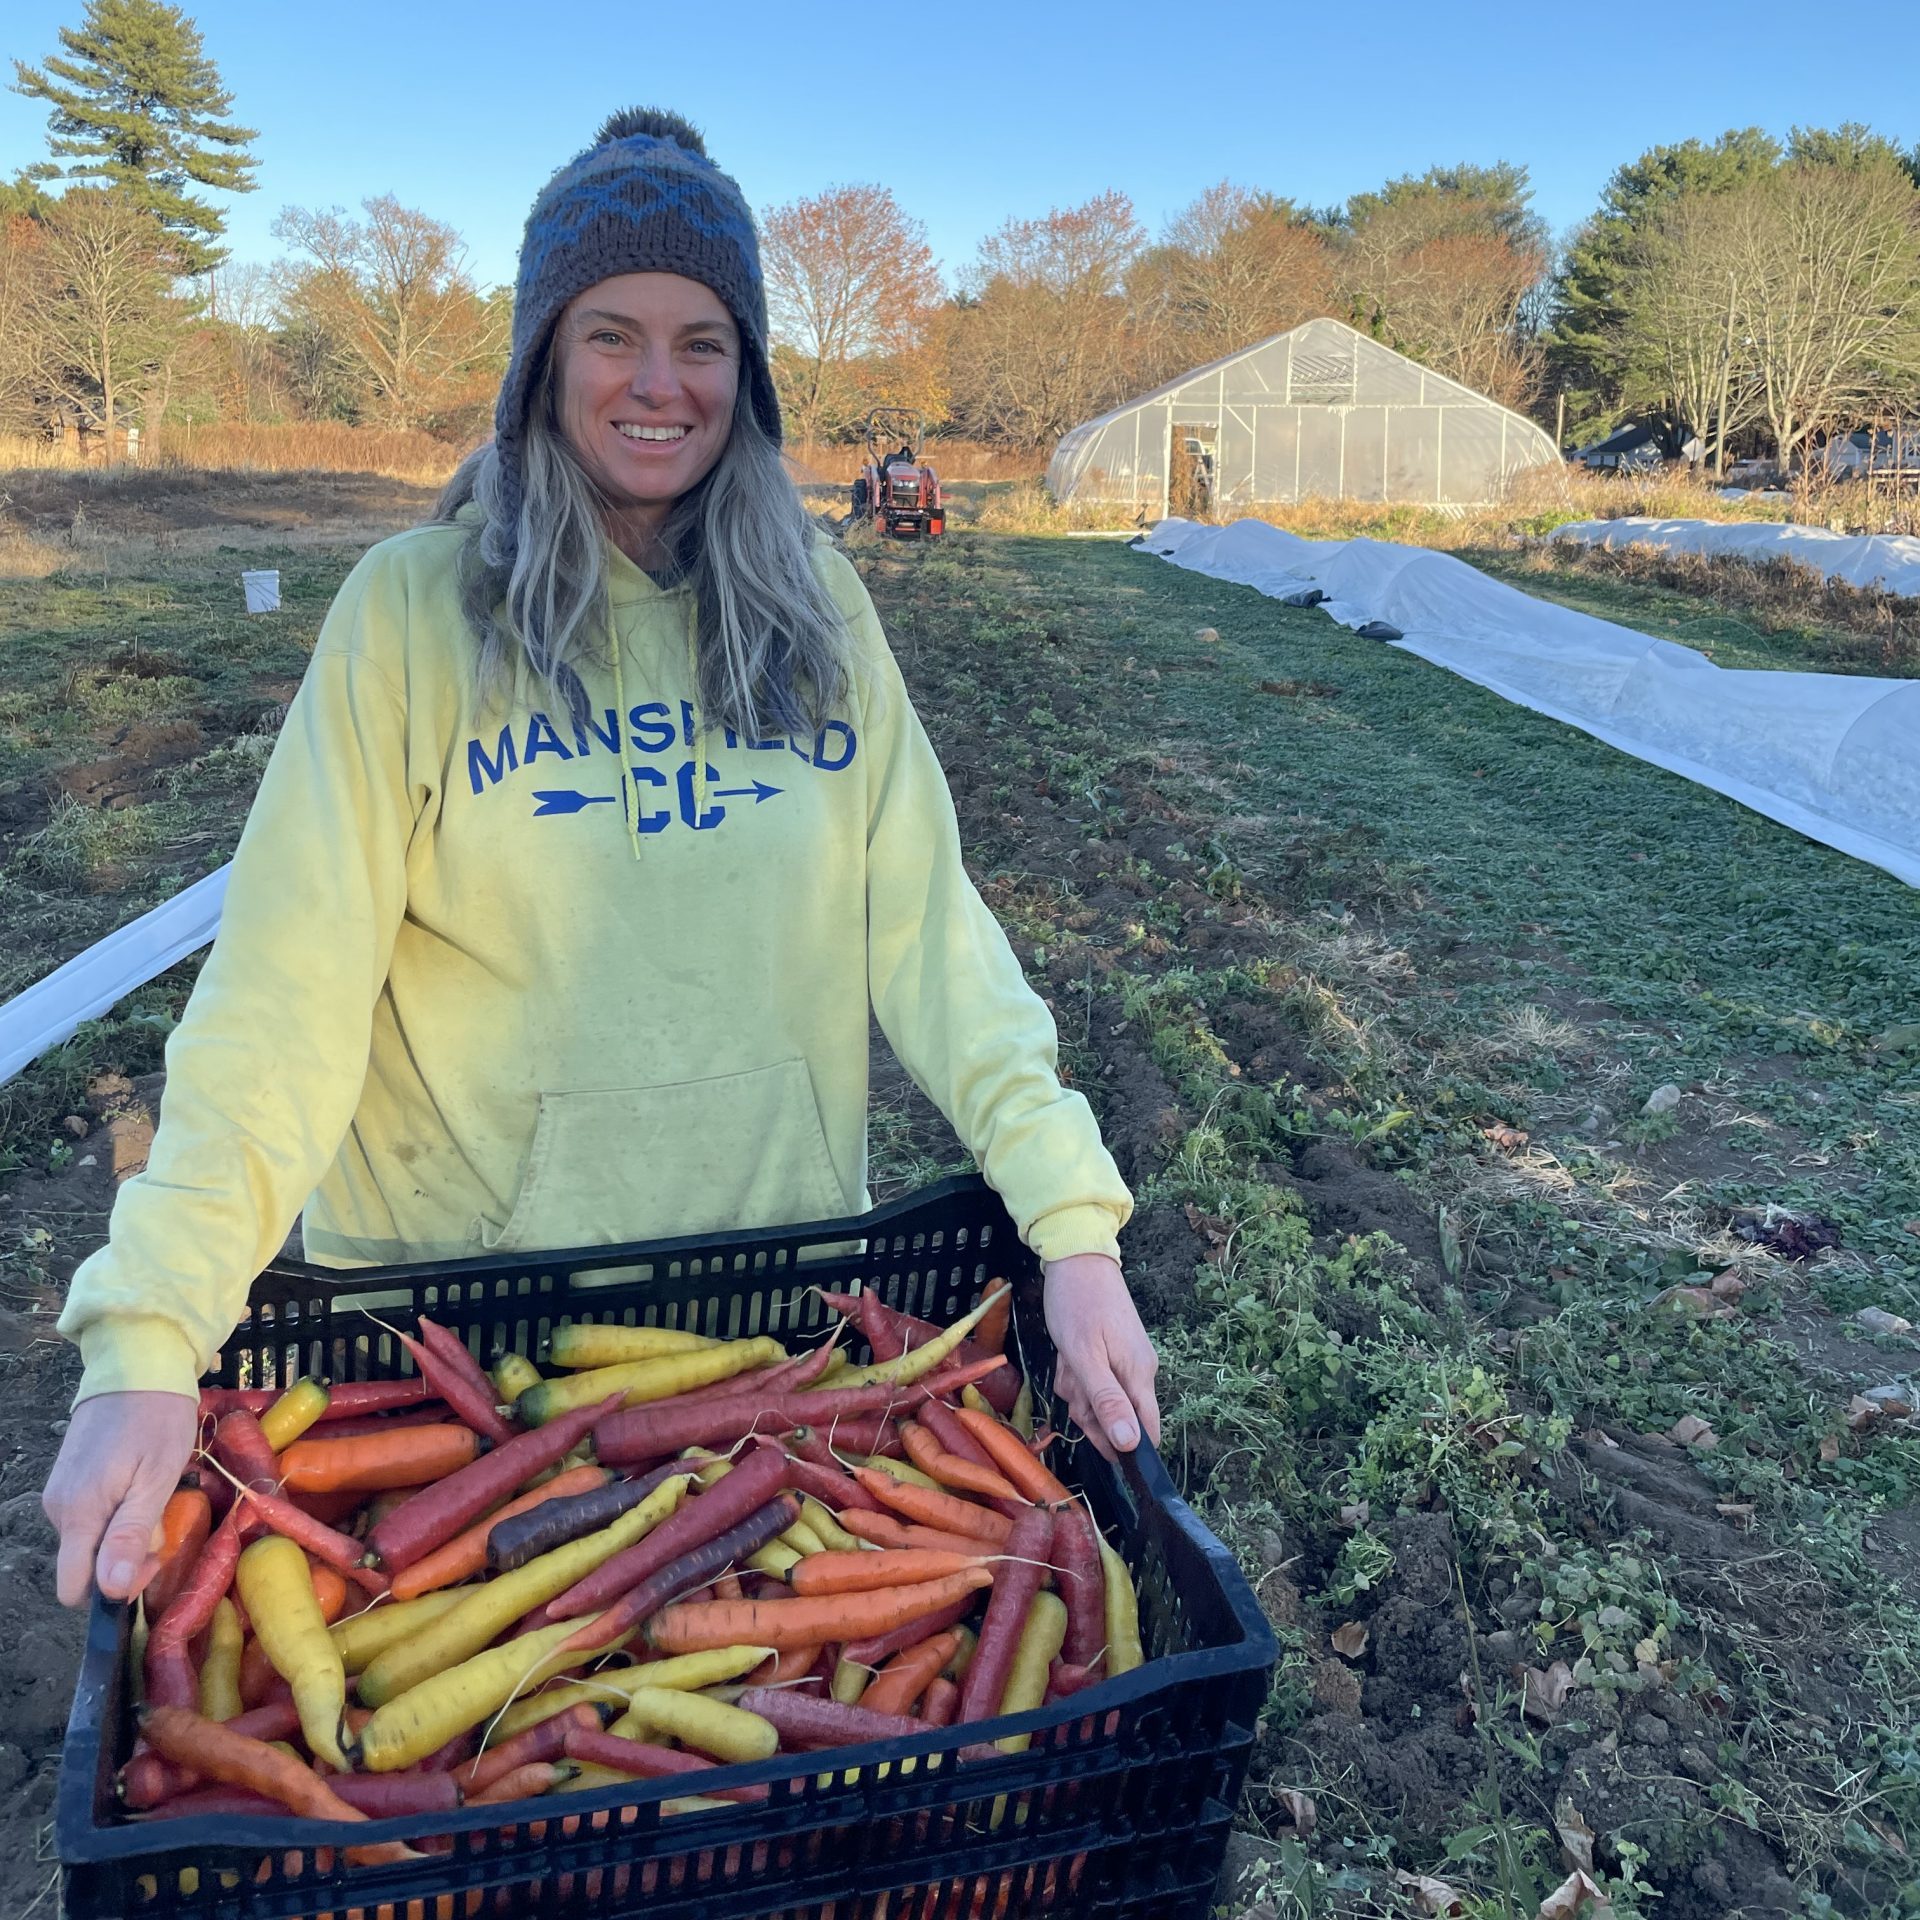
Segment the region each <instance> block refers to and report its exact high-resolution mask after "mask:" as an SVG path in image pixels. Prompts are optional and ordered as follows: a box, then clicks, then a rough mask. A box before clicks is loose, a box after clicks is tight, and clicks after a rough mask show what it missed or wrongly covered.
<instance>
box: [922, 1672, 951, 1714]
mask: <svg viewBox="0 0 1920 1920" xmlns="http://www.w3.org/2000/svg"><path fill="white" fill-rule="evenodd" d="M959 1711H960V1689H959V1687H958V1686H956V1685H955V1684H954V1682H953V1681H951V1680H949V1679H948V1678H947V1676H946V1675H945V1674H944V1673H943V1674H938V1675H936V1676H935V1677H934V1678H933V1679H932V1680H930V1681H929V1682H928V1683H927V1691H926V1694H925V1696H924V1697H923V1698H922V1699H921V1702H920V1718H921V1719H922V1720H923V1721H924V1722H925V1723H926V1724H927V1725H928V1726H930V1727H950V1726H952V1725H953V1716H954V1715H955V1714H956V1713H958V1712H959Z"/></svg>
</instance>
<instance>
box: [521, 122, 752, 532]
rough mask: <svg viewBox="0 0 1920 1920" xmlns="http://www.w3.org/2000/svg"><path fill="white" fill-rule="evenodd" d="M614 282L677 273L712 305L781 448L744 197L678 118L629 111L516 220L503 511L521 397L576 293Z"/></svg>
mask: <svg viewBox="0 0 1920 1920" xmlns="http://www.w3.org/2000/svg"><path fill="white" fill-rule="evenodd" d="M621 273H678V274H682V275H684V276H685V277H686V278H687V279H689V280H698V281H699V282H700V283H701V284H702V285H703V286H708V287H711V288H712V289H713V290H714V292H715V293H717V294H718V295H719V296H720V298H721V299H722V300H723V301H724V302H725V303H726V307H727V311H728V312H729V313H731V314H732V315H733V319H734V324H735V325H736V326H738V327H739V329H740V344H741V348H742V350H743V356H744V360H745V366H744V368H743V373H744V376H745V381H746V385H747V390H748V394H749V397H750V398H751V400H752V403H753V410H754V412H755V414H756V415H757V416H758V417H759V420H760V424H761V425H762V426H763V427H764V428H765V429H766V430H767V432H768V434H769V435H771V437H772V438H773V439H774V440H775V441H776V442H778V440H779V439H780V402H779V400H778V399H777V398H776V397H775V394H774V390H773V376H772V374H771V372H770V371H769V370H768V366H767V294H766V288H765V286H764V285H763V284H762V282H761V278H760V246H759V242H758V240H757V239H756V237H755V235H754V230H753V215H752V213H751V212H750V211H749V209H748V207H747V202H746V197H745V195H743V194H742V193H741V191H740V189H739V186H738V185H737V184H736V183H735V182H734V181H733V179H732V178H731V177H730V176H729V175H727V174H724V173H722V172H721V171H720V169H719V168H718V167H716V166H715V165H714V164H713V162H712V161H711V160H710V159H708V157H707V147H706V142H705V141H704V140H702V139H701V137H700V135H699V133H698V132H697V131H696V130H695V129H694V128H693V127H692V126H690V125H688V123H687V122H686V121H685V120H683V119H682V118H681V117H680V116H679V115H678V114H677V113H665V112H662V111H660V110H658V109H655V108H647V107H636V108H631V109H629V110H628V111H627V112H624V113H616V114H615V115H614V116H613V117H612V118H611V119H610V120H609V121H608V122H607V123H606V125H605V126H603V127H602V128H601V129H600V131H599V133H598V134H597V135H596V136H595V138H594V142H593V145H592V146H590V147H588V148H587V150H586V151H585V152H584V153H582V154H579V155H578V156H576V157H575V158H574V159H573V160H571V161H569V162H568V163H567V165H565V166H564V167H562V168H561V169H560V171H559V172H558V173H556V174H555V175H554V176H553V178H552V179H551V180H549V181H548V182H547V184H546V185H545V186H544V187H543V188H542V189H541V190H540V196H539V198H538V199H536V200H535V201H534V203H533V211H532V212H531V213H530V214H528V216H527V230H526V233H525V236H524V237H523V238H522V240H521V243H520V272H519V277H518V279H517V280H516V281H515V283H514V290H513V351H512V357H511V358H510V359H509V360H508V362H507V376H506V379H505V380H504V381H503V382H502V383H501V387H500V398H499V400H498V401H497V402H496V403H495V406H494V415H493V423H494V441H495V445H496V446H497V447H498V449H499V454H500V461H501V467H502V478H503V479H504V480H505V482H506V491H507V496H508V498H507V501H506V502H505V504H506V505H507V506H508V508H509V510H510V512H512V513H515V514H517V513H518V511H519V505H520V491H521V478H520V445H521V435H522V433H523V431H524V429H525V425H526V417H527V401H528V396H529V394H530V392H531V390H532V386H533V377H534V371H535V369H536V368H537V367H538V366H539V364H540V356H541V354H542V353H543V352H544V351H545V350H546V347H547V344H548V342H549V341H550V340H551V338H552V336H553V327H554V322H555V321H556V320H558V319H559V317H560V315H561V313H562V312H563V311H564V310H565V308H566V305H567V302H568V301H570V300H572V299H573V298H574V297H575V296H576V295H577V294H581V293H584V292H585V291H586V290H587V288H589V287H591V286H597V285H598V284H599V283H600V282H601V281H602V280H610V279H612V278H613V277H614V275H616V274H621Z"/></svg>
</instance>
